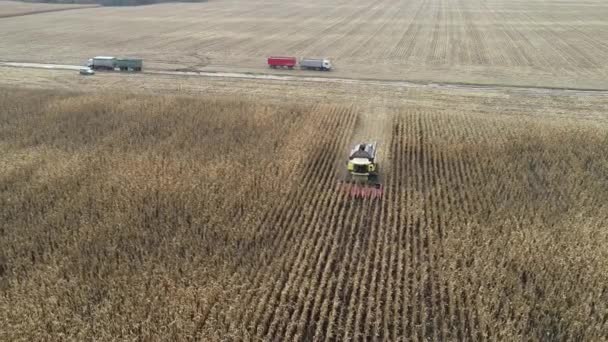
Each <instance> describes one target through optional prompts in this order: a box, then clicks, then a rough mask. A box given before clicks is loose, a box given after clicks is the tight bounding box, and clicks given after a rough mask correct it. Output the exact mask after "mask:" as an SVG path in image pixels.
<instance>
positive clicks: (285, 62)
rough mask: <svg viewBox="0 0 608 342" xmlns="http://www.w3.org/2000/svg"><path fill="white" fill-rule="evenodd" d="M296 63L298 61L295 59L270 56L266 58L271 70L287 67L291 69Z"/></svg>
mask: <svg viewBox="0 0 608 342" xmlns="http://www.w3.org/2000/svg"><path fill="white" fill-rule="evenodd" d="M297 63H298V59H297V58H295V57H280V56H271V57H268V65H269V66H270V67H271V68H280V67H287V68H289V69H293V67H295V66H296V64H297Z"/></svg>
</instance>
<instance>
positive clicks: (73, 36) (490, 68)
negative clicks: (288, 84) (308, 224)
mask: <svg viewBox="0 0 608 342" xmlns="http://www.w3.org/2000/svg"><path fill="white" fill-rule="evenodd" d="M607 16H608V3H606V2H605V1H601V0H584V1H573V0H572V1H570V0H567V1H559V2H557V1H555V2H553V1H540V0H532V1H510V0H491V1H481V0H475V1H461V0H413V1H410V0H407V1H406V0H373V1H363V0H354V1H344V0H338V1H334V2H326V1H321V0H313V1H305V2H302V1H278V0H254V1H245V0H222V1H210V2H208V3H200V4H162V5H154V6H143V7H131V8H94V9H84V10H76V11H66V12H58V13H47V14H39V15H36V16H35V18H34V17H32V16H25V17H14V18H5V19H2V20H0V50H1V51H2V56H0V59H3V60H12V61H31V62H55V63H59V64H67V63H74V64H80V63H83V62H84V61H85V60H86V59H87V58H90V57H91V56H94V55H127V56H138V57H142V58H144V59H145V62H146V65H147V66H148V67H149V68H152V69H164V70H171V69H187V70H218V71H240V72H267V71H268V70H267V68H266V66H265V57H266V56H268V55H273V54H280V55H295V56H299V57H303V56H309V57H310V56H327V57H331V58H332V59H333V60H334V62H335V65H336V70H335V72H334V73H332V75H334V76H340V77H353V78H379V79H408V80H423V81H435V82H458V83H460V82H464V83H481V84H514V85H535V86H550V87H578V88H600V89H607V88H608V83H607V81H606V80H607V79H608V67H607V65H606V62H605V61H606V59H607V58H608V44H607V43H606V42H607V41H608V22H607V21H606V20H605V18H606V17H607ZM286 72H287V71H286ZM292 73H296V74H302V73H311V72H303V71H293V72H292Z"/></svg>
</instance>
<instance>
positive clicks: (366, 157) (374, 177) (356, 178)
mask: <svg viewBox="0 0 608 342" xmlns="http://www.w3.org/2000/svg"><path fill="white" fill-rule="evenodd" d="M375 159H376V143H375V142H372V143H360V144H357V145H355V147H354V148H353V149H352V151H351V152H350V155H349V156H348V164H347V170H348V173H347V175H346V179H345V180H344V182H343V183H342V189H343V190H344V191H346V192H347V193H348V194H349V195H350V196H351V197H354V198H372V199H374V198H381V197H382V193H383V191H384V189H383V188H382V184H381V183H380V175H379V173H378V163H377V162H376V160H375Z"/></svg>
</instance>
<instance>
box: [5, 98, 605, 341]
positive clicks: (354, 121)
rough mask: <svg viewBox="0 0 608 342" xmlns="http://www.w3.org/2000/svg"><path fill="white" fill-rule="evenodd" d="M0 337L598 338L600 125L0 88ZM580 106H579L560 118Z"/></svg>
mask: <svg viewBox="0 0 608 342" xmlns="http://www.w3.org/2000/svg"><path fill="white" fill-rule="evenodd" d="M0 108H3V110H2V111H1V112H0V122H2V125H0V151H1V153H0V208H2V209H1V210H0V237H1V238H0V339H2V340H16V339H18V338H21V339H24V340H54V339H58V338H61V337H63V338H73V339H78V340H90V339H112V338H114V339H133V338H142V339H150V340H167V339H192V340H227V339H228V340H230V339H233V340H258V339H262V340H328V339H329V340H331V339H338V340H347V339H356V340H400V339H407V340H415V341H426V340H444V341H451V340H484V339H486V340H511V341H513V340H523V339H533V340H588V341H596V340H601V339H602V338H605V337H606V336H608V323H607V320H608V316H607V313H606V312H607V310H608V307H607V306H606V303H608V288H607V287H606V284H608V278H607V275H608V269H607V268H606V265H608V253H607V250H606V248H605V246H606V244H607V243H608V234H607V231H606V229H605V226H606V222H608V207H606V203H607V200H608V197H607V196H608V185H607V183H606V178H605V177H606V176H605V175H606V174H607V173H608V161H607V159H606V156H607V155H608V151H607V150H606V146H608V141H607V137H608V126H606V122H605V121H600V120H590V119H585V120H580V119H577V118H575V117H570V118H568V117H566V118H558V117H556V116H553V117H552V120H547V118H546V117H542V116H541V117H539V116H536V115H531V116H524V115H518V114H516V113H508V112H505V113H502V114H500V115H499V114H490V113H483V114H481V113H475V112H470V111H468V110H463V109H462V108H460V107H459V106H454V107H452V108H448V109H444V110H443V111H437V110H433V109H429V108H428V107H426V108H425V107H421V106H393V105H386V106H385V107H384V108H383V109H382V115H381V116H380V115H377V116H376V118H379V120H380V121H381V124H376V125H375V126H374V127H375V128H373V129H374V130H376V129H377V130H379V131H380V130H382V129H381V128H379V127H385V128H386V130H384V137H385V142H384V144H383V145H382V146H381V148H382V151H383V152H382V158H381V159H380V165H381V168H382V170H383V176H384V179H385V183H384V186H385V192H384V195H383V197H382V198H376V199H353V198H350V197H349V195H348V194H347V193H346V192H344V191H342V190H341V187H340V186H339V183H338V175H339V174H340V171H341V168H342V167H344V165H343V164H344V158H345V156H346V151H347V149H348V147H349V144H350V142H351V141H352V140H353V139H356V138H357V136H358V135H360V134H364V133H366V132H367V133H369V132H370V131H369V130H368V129H367V128H366V127H367V124H368V123H369V122H370V121H369V120H370V118H369V115H367V112H368V111H367V109H366V108H365V107H361V106H358V105H355V106H352V105H350V106H349V105H335V104H324V103H323V102H320V103H317V104H301V103H295V102H286V101H283V103H280V104H278V103H274V102H266V101H261V100H257V101H255V102H251V101H248V100H242V99H239V98H238V97H221V98H209V97H202V98H201V97H200V96H199V97H197V98H193V97H178V96H158V95H154V96H147V95H127V94H117V93H111V92H105V93H101V94H73V93H65V92H57V91H45V90H11V89H7V88H2V90H1V91H0ZM581 110H584V109H581Z"/></svg>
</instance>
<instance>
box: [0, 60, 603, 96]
mask: <svg viewBox="0 0 608 342" xmlns="http://www.w3.org/2000/svg"><path fill="white" fill-rule="evenodd" d="M0 66H5V67H14V68H35V69H54V70H74V71H77V70H79V69H80V68H82V66H79V65H67V64H43V63H26V62H0ZM142 74H144V75H174V76H198V77H216V78H218V77H219V78H233V79H254V80H270V81H297V82H318V83H320V82H323V83H340V84H366V85H380V86H394V87H400V88H427V89H461V90H484V91H504V90H510V91H514V92H516V93H519V92H521V93H525V94H540V95H576V94H585V95H593V94H596V95H599V96H608V89H580V88H568V87H524V86H514V85H502V84H496V85H486V84H469V83H436V82H414V81H408V80H402V81H390V80H374V79H366V78H339V77H331V76H325V75H323V76H321V75H320V76H315V77H311V76H293V75H277V74H260V73H239V72H208V71H196V72H191V71H170V70H160V69H156V70H155V69H151V70H150V69H149V70H147V71H145V72H143V73H142Z"/></svg>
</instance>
